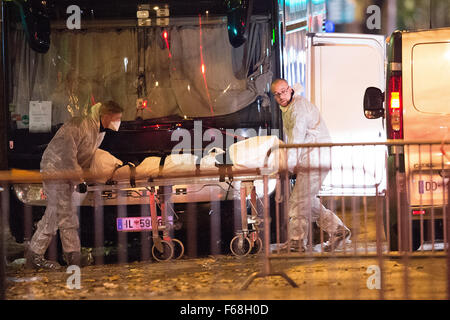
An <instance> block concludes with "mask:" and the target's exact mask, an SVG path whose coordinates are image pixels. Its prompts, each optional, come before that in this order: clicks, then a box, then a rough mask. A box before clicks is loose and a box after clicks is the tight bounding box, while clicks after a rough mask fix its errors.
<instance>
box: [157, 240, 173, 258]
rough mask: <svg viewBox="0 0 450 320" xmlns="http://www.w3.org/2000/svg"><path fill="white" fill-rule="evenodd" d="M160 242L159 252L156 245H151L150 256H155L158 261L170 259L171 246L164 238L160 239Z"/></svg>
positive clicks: (171, 255)
mask: <svg viewBox="0 0 450 320" xmlns="http://www.w3.org/2000/svg"><path fill="white" fill-rule="evenodd" d="M161 244H162V247H163V251H162V252H160V251H159V250H158V249H157V248H156V245H153V246H152V256H153V258H155V259H156V260H158V261H166V260H170V259H172V257H173V252H174V249H173V246H172V245H171V244H170V243H169V242H167V241H166V240H161Z"/></svg>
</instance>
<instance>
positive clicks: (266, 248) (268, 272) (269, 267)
mask: <svg viewBox="0 0 450 320" xmlns="http://www.w3.org/2000/svg"><path fill="white" fill-rule="evenodd" d="M263 179H264V180H263V181H264V270H263V271H261V272H255V273H253V274H251V275H250V277H249V278H248V279H247V280H246V281H245V282H244V284H243V285H242V287H241V290H245V289H247V288H248V286H249V285H250V284H251V283H252V282H253V280H255V279H256V278H263V277H270V276H278V277H282V278H284V279H285V280H286V281H287V282H288V283H289V284H290V285H291V286H292V287H294V288H298V286H297V284H296V283H295V281H294V280H292V279H291V278H289V277H288V276H287V275H286V274H285V273H284V272H273V271H272V265H271V263H270V258H269V255H270V207H269V206H270V203H269V194H268V190H269V177H268V176H266V175H265V176H264V177H263Z"/></svg>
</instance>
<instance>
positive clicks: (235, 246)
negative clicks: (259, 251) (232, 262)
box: [230, 235, 252, 257]
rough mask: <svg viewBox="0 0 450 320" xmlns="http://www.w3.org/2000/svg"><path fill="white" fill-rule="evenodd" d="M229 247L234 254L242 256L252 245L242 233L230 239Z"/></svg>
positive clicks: (247, 252)
mask: <svg viewBox="0 0 450 320" xmlns="http://www.w3.org/2000/svg"><path fill="white" fill-rule="evenodd" d="M230 249H231V252H232V253H233V254H234V255H235V256H240V257H243V256H246V255H248V254H249V253H250V250H251V249H252V245H251V243H250V239H249V238H247V237H244V236H243V235H237V236H235V237H234V238H233V239H231V242H230Z"/></svg>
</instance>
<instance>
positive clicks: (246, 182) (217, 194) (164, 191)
mask: <svg viewBox="0 0 450 320" xmlns="http://www.w3.org/2000/svg"><path fill="white" fill-rule="evenodd" d="M191 174H192V172H187V173H186V174H184V175H183V174H178V175H176V176H175V175H172V176H164V177H162V176H160V177H150V178H146V177H145V178H144V177H130V178H129V179H122V180H117V181H109V184H88V185H87V187H86V189H85V190H84V191H85V192H86V193H87V196H88V197H89V196H91V197H92V199H101V201H102V204H103V205H107V203H108V201H111V200H115V201H114V202H115V203H116V204H120V203H124V204H125V203H126V204H129V203H130V202H129V201H128V199H132V200H136V199H137V200H139V203H141V204H142V203H144V202H143V201H145V202H146V204H147V205H148V206H149V209H150V217H125V218H120V217H119V218H117V226H116V227H117V228H116V229H117V231H118V232H143V231H150V232H151V236H152V240H153V246H152V249H151V253H152V256H153V258H154V259H155V260H157V261H164V260H170V259H179V258H181V257H182V256H183V254H184V245H183V243H182V242H181V241H180V240H178V239H175V238H173V236H172V235H173V232H172V231H173V226H174V223H175V221H174V216H175V217H176V213H175V211H174V210H173V208H172V206H171V204H173V203H176V202H182V203H187V202H199V201H198V200H202V201H217V200H219V201H221V200H225V199H228V200H231V199H239V200H240V207H241V210H240V211H241V223H242V229H241V230H238V231H236V235H235V237H233V239H232V240H231V241H230V250H231V252H232V253H233V254H234V255H236V256H245V255H248V254H256V253H259V252H260V251H261V249H262V241H261V238H260V237H259V231H260V230H259V225H260V223H261V222H262V219H261V217H260V215H259V212H258V210H257V208H258V205H257V201H258V199H260V198H261V197H262V194H261V195H258V194H257V186H261V188H262V179H263V174H262V172H261V170H260V169H253V170H234V169H233V168H232V166H229V167H227V168H224V167H223V168H222V167H220V168H218V169H217V170H204V171H201V172H197V174H196V175H194V176H191ZM271 180H273V182H275V183H276V180H275V179H271ZM197 193H201V195H198V194H197ZM96 195H97V196H96ZM99 195H100V197H99ZM177 197H178V198H177ZM174 198H175V201H174ZM248 198H249V200H250V206H251V214H250V215H248V214H247V199H248ZM94 201H95V200H94ZM261 203H262V202H261ZM158 208H159V210H158ZM158 212H159V214H158ZM153 226H157V228H153Z"/></svg>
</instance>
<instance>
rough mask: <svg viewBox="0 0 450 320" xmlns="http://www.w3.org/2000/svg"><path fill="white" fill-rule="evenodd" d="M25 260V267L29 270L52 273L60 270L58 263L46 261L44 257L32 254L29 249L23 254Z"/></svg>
mask: <svg viewBox="0 0 450 320" xmlns="http://www.w3.org/2000/svg"><path fill="white" fill-rule="evenodd" d="M25 258H26V260H27V262H26V264H25V266H26V267H27V268H30V269H36V270H38V269H45V270H52V271H59V270H61V269H62V267H61V266H60V264H59V263H58V262H56V261H51V260H47V259H45V258H44V255H40V254H37V253H34V252H33V251H31V250H29V249H28V250H26V252H25Z"/></svg>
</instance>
